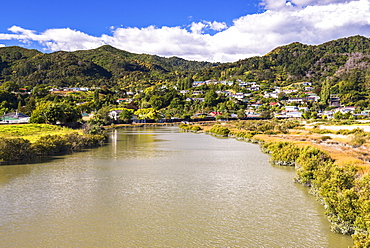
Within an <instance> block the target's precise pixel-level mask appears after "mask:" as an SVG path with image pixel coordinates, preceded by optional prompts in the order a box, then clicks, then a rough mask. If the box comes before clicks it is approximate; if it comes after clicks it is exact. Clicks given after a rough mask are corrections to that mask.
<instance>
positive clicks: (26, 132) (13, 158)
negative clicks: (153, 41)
mask: <svg viewBox="0 0 370 248" xmlns="http://www.w3.org/2000/svg"><path fill="white" fill-rule="evenodd" d="M0 134H1V135H0V137H1V138H0V163H18V162H24V161H30V160H32V159H35V158H36V157H42V156H49V155H59V154H64V153H67V152H70V151H78V150H81V149H83V148H88V147H94V146H99V145H102V144H103V143H104V142H105V141H106V136H105V135H103V134H82V133H78V132H76V131H74V130H71V129H68V128H62V127H57V126H53V125H46V124H30V125H12V126H0Z"/></svg>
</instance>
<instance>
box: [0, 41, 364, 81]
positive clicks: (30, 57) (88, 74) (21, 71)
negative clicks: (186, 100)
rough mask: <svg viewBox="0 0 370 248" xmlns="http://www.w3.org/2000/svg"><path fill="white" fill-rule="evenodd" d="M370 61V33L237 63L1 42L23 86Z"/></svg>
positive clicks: (245, 74)
mask: <svg viewBox="0 0 370 248" xmlns="http://www.w3.org/2000/svg"><path fill="white" fill-rule="evenodd" d="M369 66H370V39H369V38H366V37H363V36H352V37H348V38H342V39H338V40H333V41H329V42H326V43H323V44H321V45H304V44H301V43H298V42H295V43H291V44H289V45H286V46H281V47H277V48H275V49H273V50H272V51H271V52H269V53H268V54H266V55H264V56H256V57H252V58H246V59H243V60H239V61H237V62H234V63H223V64H221V63H210V62H198V61H188V60H185V59H181V58H178V57H171V58H165V57H160V56H156V55H148V54H134V53H130V52H127V51H123V50H119V49H116V48H114V47H112V46H109V45H105V46H102V47H99V48H97V49H92V50H80V51H75V52H63V51H60V52H54V53H49V54H44V53H42V52H40V51H37V50H30V49H25V48H21V47H3V48H0V83H1V82H5V81H15V82H17V83H18V84H19V85H20V86H22V85H29V86H34V85H37V84H48V85H51V86H67V87H68V86H75V85H83V86H99V85H103V84H107V85H110V86H119V87H139V88H140V87H146V86H150V85H153V84H155V83H158V82H172V83H174V82H176V81H177V80H179V79H182V78H187V79H189V80H207V79H216V80H235V79H240V80H244V81H263V82H267V83H271V84H273V85H282V84H287V83H291V82H294V81H302V80H309V81H322V80H324V79H326V78H333V77H341V76H342V75H344V74H346V73H349V72H350V71H353V70H367V68H369Z"/></svg>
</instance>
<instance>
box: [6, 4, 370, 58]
mask: <svg viewBox="0 0 370 248" xmlns="http://www.w3.org/2000/svg"><path fill="white" fill-rule="evenodd" d="M262 3H263V4H264V5H265V8H266V11H265V12H263V13H260V14H251V15H246V16H243V17H241V18H238V19H236V20H234V23H233V25H231V26H230V27H228V26H227V25H226V24H225V23H221V22H209V21H202V22H193V23H192V24H191V25H190V26H188V27H187V28H184V27H166V26H164V27H155V26H149V27H146V28H134V27H128V28H127V27H125V28H123V27H119V28H115V27H111V31H112V33H111V34H104V35H102V36H100V37H96V36H91V35H88V34H86V33H83V32H81V31H77V30H72V29H69V28H62V29H48V30H46V31H44V32H42V33H38V32H36V31H33V30H27V29H24V28H21V27H18V26H13V27H11V28H9V31H10V32H11V33H7V34H2V33H0V40H12V39H15V40H19V41H21V42H24V43H30V42H34V41H35V42H39V43H40V44H41V45H43V46H45V48H46V49H47V50H49V51H58V50H65V51H74V50H82V49H92V48H97V47H99V46H101V45H105V44H109V45H112V46H114V47H117V48H119V49H123V50H127V51H130V52H134V53H149V54H157V55H160V56H179V57H182V58H185V59H189V60H207V61H221V62H227V61H236V60H238V59H244V58H246V57H250V56H255V55H263V54H266V53H267V52H269V51H271V50H272V49H274V48H275V47H277V46H280V45H285V44H288V43H291V42H296V41H298V42H302V43H306V44H319V43H323V42H326V41H329V40H332V39H337V38H341V37H347V36H351V35H357V34H360V35H364V36H370V2H369V0H357V1H343V0H320V1H319V0H291V1H279V0H263V2H262ZM207 30H214V31H216V34H214V35H210V34H208V33H207V32H206V31H207Z"/></svg>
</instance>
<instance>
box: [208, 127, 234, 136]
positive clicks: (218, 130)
mask: <svg viewBox="0 0 370 248" xmlns="http://www.w3.org/2000/svg"><path fill="white" fill-rule="evenodd" d="M209 132H210V133H213V134H216V135H220V136H224V137H226V136H228V134H229V133H230V130H229V129H228V128H227V127H223V126H221V125H214V126H212V128H211V129H210V130H209Z"/></svg>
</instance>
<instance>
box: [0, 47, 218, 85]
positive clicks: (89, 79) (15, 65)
mask: <svg viewBox="0 0 370 248" xmlns="http://www.w3.org/2000/svg"><path fill="white" fill-rule="evenodd" d="M215 65H218V63H208V62H197V61H187V60H184V59H181V58H177V57H171V58H164V57H159V56H155V55H147V54H133V53H129V52H126V51H122V50H119V49H116V48H113V47H111V46H102V47H100V48H97V49H93V50H85V51H76V52H55V53H50V54H43V53H41V52H39V51H37V50H28V49H24V48H20V47H4V48H0V82H1V81H2V82H5V81H15V82H17V83H18V84H19V85H21V86H26V85H28V86H35V85H38V84H47V85H51V86H75V85H84V86H99V85H103V84H107V85H110V86H113V85H116V84H122V85H124V84H125V83H126V82H131V81H136V82H137V83H138V84H142V83H143V82H149V84H150V82H157V81H166V80H175V79H176V77H177V76H176V75H179V74H181V75H184V76H186V75H187V74H188V73H191V72H195V71H199V70H201V69H204V68H208V67H212V66H215Z"/></svg>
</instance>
